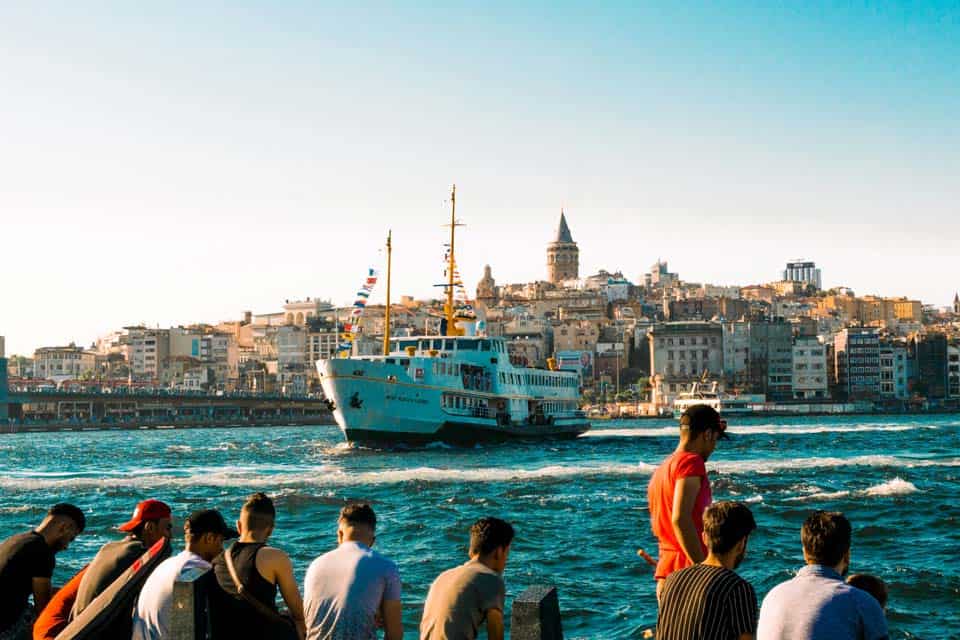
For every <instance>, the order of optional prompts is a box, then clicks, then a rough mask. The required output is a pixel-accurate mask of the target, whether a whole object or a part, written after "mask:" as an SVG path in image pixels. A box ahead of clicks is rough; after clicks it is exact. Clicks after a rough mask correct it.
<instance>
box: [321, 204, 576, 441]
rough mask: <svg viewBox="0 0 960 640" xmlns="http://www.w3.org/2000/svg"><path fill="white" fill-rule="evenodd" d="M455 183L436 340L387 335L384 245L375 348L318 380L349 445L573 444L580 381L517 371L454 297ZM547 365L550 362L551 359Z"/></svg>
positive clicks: (499, 343) (325, 366) (325, 364)
mask: <svg viewBox="0 0 960 640" xmlns="http://www.w3.org/2000/svg"><path fill="white" fill-rule="evenodd" d="M457 226H458V223H457V221H456V187H454V190H453V193H452V194H451V214H450V244H449V247H448V254H447V259H448V265H447V277H448V279H447V283H446V284H444V285H441V286H444V287H446V304H445V307H444V315H445V318H444V322H443V323H442V325H441V332H442V333H444V335H437V336H419V337H408V338H391V337H390V315H389V310H390V249H391V245H390V239H389V237H388V239H387V304H386V318H385V322H384V325H385V327H386V335H385V336H384V340H383V352H382V354H381V355H377V356H351V357H344V358H331V359H328V360H320V361H318V362H317V370H318V372H319V374H320V384H321V386H322V388H323V392H324V394H325V395H326V397H327V399H328V400H329V401H331V402H332V408H333V415H334V418H335V419H336V421H337V424H338V425H339V426H340V429H341V430H342V431H343V433H344V435H345V436H346V438H347V440H348V441H351V442H355V441H360V442H384V443H394V442H427V441H444V442H455V443H473V442H478V441H482V440H505V439H512V438H521V439H525V438H574V437H576V436H578V435H580V434H581V433H584V432H585V431H587V430H588V429H589V428H590V423H589V422H588V421H587V418H586V416H585V414H584V413H583V412H582V411H580V410H579V409H578V401H579V399H580V377H579V375H578V374H576V373H574V372H571V371H556V370H553V369H554V367H553V366H551V367H550V369H540V368H533V367H526V366H516V365H514V364H513V363H511V361H510V354H509V352H508V350H507V343H506V341H505V340H504V339H503V338H499V337H486V336H475V335H468V334H472V333H473V332H474V328H475V326H476V316H474V315H473V313H472V310H469V309H467V310H465V309H463V308H458V307H457V305H456V304H455V301H454V287H455V286H461V287H462V284H460V283H458V282H457V281H456V280H455V276H454V274H455V273H456V263H455V260H454V247H455V244H454V240H455V230H456V227H457ZM551 364H552V363H551Z"/></svg>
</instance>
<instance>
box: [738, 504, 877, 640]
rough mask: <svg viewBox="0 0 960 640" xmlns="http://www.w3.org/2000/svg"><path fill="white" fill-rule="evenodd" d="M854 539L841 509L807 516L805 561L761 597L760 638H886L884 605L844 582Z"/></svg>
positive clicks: (758, 632) (813, 639) (768, 639)
mask: <svg viewBox="0 0 960 640" xmlns="http://www.w3.org/2000/svg"><path fill="white" fill-rule="evenodd" d="M851 537H852V528H851V527H850V521H849V520H847V519H846V518H845V517H844V515H843V514H842V513H836V512H827V511H817V512H815V513H813V514H811V515H810V516H809V517H808V518H807V519H806V521H805V522H804V523H803V529H802V530H801V532H800V539H801V542H802V543H803V558H804V560H806V562H807V565H806V566H805V567H803V568H802V569H800V571H799V572H797V576H796V577H795V578H793V579H792V580H787V581H786V582H782V583H780V584H778V585H777V586H775V587H774V588H773V589H771V590H770V593H768V594H767V597H766V598H764V599H763V604H762V605H761V606H760V622H759V624H758V626H757V640H886V638H887V637H888V635H887V621H886V618H884V616H883V609H881V608H880V604H879V603H878V602H877V600H876V599H875V598H874V597H873V596H871V595H870V594H869V593H867V592H866V591H861V590H860V589H857V588H856V587H853V586H850V585H848V584H846V583H845V582H844V581H843V577H842V576H843V574H844V573H845V572H846V570H847V568H848V567H849V566H850V539H851Z"/></svg>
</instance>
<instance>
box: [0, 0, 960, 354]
mask: <svg viewBox="0 0 960 640" xmlns="http://www.w3.org/2000/svg"><path fill="white" fill-rule="evenodd" d="M668 24H669V25H670V29H665V28H664V26H665V25H668ZM0 25H3V26H0V35H2V39H0V41H2V42H3V43H4V44H3V47H4V51H5V53H6V54H7V55H6V56H4V59H5V60H4V62H3V63H0V81H2V82H3V86H4V87H5V89H6V94H7V95H8V96H9V99H8V101H7V104H5V106H4V110H5V114H6V117H4V118H2V119H0V137H2V138H3V139H4V141H5V143H4V148H5V152H4V153H3V154H2V155H0V175H3V176H4V178H3V180H4V182H5V183H6V186H5V188H3V189H2V190H0V210H2V211H4V222H3V228H4V233H3V237H4V239H5V240H6V242H5V243H4V248H5V250H6V257H7V271H8V273H10V274H11V277H9V278H8V279H7V280H8V282H7V286H5V287H4V292H5V294H6V300H7V302H5V303H4V304H3V305H2V308H0V335H6V336H7V352H8V353H25V352H27V353H28V352H30V351H31V350H32V349H33V348H35V347H38V346H43V345H48V344H56V343H65V342H69V341H70V340H74V341H76V342H77V343H78V344H89V342H90V340H92V339H93V338H95V337H96V336H97V335H100V334H102V333H105V332H106V331H108V330H110V329H112V328H115V327H116V326H120V325H124V324H134V323H139V322H146V323H148V324H150V325H157V324H159V325H161V326H170V325H178V324H187V323H190V322H196V321H211V322H212V321H217V320H225V319H231V318H237V317H239V315H240V313H241V311H243V310H245V309H251V310H253V311H255V312H266V311H270V310H274V309H275V308H276V307H278V306H279V304H281V303H282V300H284V299H287V298H302V297H306V296H317V295H318V296H322V297H330V298H332V299H333V300H334V301H335V302H337V303H340V304H346V303H348V302H349V300H350V298H351V296H352V294H353V292H354V291H355V290H356V287H357V286H358V285H359V284H360V279H361V278H362V276H363V273H364V271H365V269H366V268H367V267H369V266H379V265H377V264H376V263H377V262H378V255H377V250H378V248H379V247H380V246H381V245H382V243H383V240H384V239H385V237H386V232H387V230H388V229H391V228H392V229H393V233H394V247H395V249H394V288H393V290H394V292H396V295H397V297H399V295H401V294H412V295H414V296H416V297H426V296H430V295H433V294H435V293H436V292H435V291H434V289H433V287H432V285H433V284H435V283H436V282H439V281H440V280H439V278H441V277H442V275H441V273H442V271H441V270H442V256H443V246H442V244H443V242H444V241H445V238H444V231H443V229H442V227H441V225H442V224H443V223H444V222H445V221H446V218H447V216H448V215H449V210H448V208H447V205H446V203H445V200H446V197H447V194H448V193H449V188H450V183H452V182H456V183H457V184H458V214H459V215H458V217H459V218H460V219H461V220H463V221H464V222H465V223H466V224H467V225H468V226H467V227H466V228H464V229H463V230H462V233H461V235H460V236H459V237H458V245H459V246H458V256H459V265H460V271H461V274H462V275H463V280H464V283H465V285H466V287H467V289H468V291H471V292H472V291H473V288H474V287H475V286H476V283H477V281H478V280H479V279H480V277H481V274H482V269H483V265H484V264H488V263H489V264H490V265H491V266H492V267H493V274H494V277H495V278H496V279H497V281H498V282H500V283H506V282H523V281H528V280H535V279H543V278H545V277H546V265H545V264H544V253H543V247H544V246H545V245H546V243H547V242H548V241H549V240H550V238H551V236H552V234H553V230H554V228H555V227H556V224H557V221H558V219H559V212H560V208H561V207H563V208H564V209H565V210H566V212H567V218H568V221H569V223H570V227H571V230H572V233H573V237H574V239H575V240H576V241H577V242H578V244H579V247H580V261H581V275H589V274H591V273H595V272H596V271H597V270H599V269H601V268H605V269H608V270H611V271H613V270H617V269H620V270H623V272H624V274H625V275H626V276H627V277H628V278H629V279H631V280H633V281H636V279H637V278H638V276H639V275H640V274H641V273H643V272H644V271H646V270H647V269H648V268H649V266H650V264H652V263H653V262H654V261H656V260H657V259H658V258H663V259H665V260H668V261H669V263H670V267H671V270H672V271H675V272H679V273H680V275H681V277H683V278H684V279H686V280H690V281H699V282H709V283H714V284H743V285H747V284H756V283H760V282H768V281H771V280H774V279H775V276H776V274H777V273H778V272H779V271H780V270H782V268H783V265H784V264H785V263H786V262H787V261H788V260H790V259H792V258H796V257H804V258H807V259H810V260H813V261H815V262H816V263H817V265H818V266H819V267H821V268H822V269H823V277H824V286H825V287H827V288H829V287H831V286H835V285H843V286H849V287H850V288H852V289H854V290H855V291H856V292H857V294H858V295H864V294H878V295H885V296H899V295H903V296H911V297H916V298H919V299H921V300H923V302H925V303H930V304H935V305H937V306H947V305H949V304H950V302H951V301H952V299H953V295H954V293H955V291H956V290H957V289H958V288H960V282H957V281H954V279H955V278H956V275H955V265H956V256H957V249H956V238H957V237H958V235H960V234H958V231H960V223H958V222H957V216H956V204H955V203H956V202H958V201H960V186H958V185H957V183H956V180H955V175H956V174H957V173H958V172H957V169H960V162H958V159H960V158H958V151H957V149H958V148H960V145H958V144H957V142H958V141H960V124H958V122H957V120H956V118H955V114H956V113H957V112H960V82H958V77H957V73H958V72H957V68H958V67H957V64H956V63H957V62H958V61H960V10H958V9H957V8H956V7H948V6H946V5H945V4H937V3H927V4H924V5H922V6H914V5H909V4H897V5H888V6H885V7H884V8H882V9H878V8H862V7H861V8H858V9H855V8H836V7H834V8H831V9H829V10H828V9H818V8H814V7H806V8H789V7H778V8H772V7H771V8H762V9H758V8H756V7H751V8H747V7H746V6H745V5H741V6H739V9H738V6H737V5H733V6H726V7H723V8H720V7H710V6H700V7H698V8H695V9H693V10H686V9H683V10H681V9H680V8H669V7H660V8H656V7H643V8H638V7H617V6H614V5H610V6H605V7H601V8H591V9H586V8H584V7H576V6H572V5H558V6H556V7H552V8H551V10H550V11H549V12H547V11H545V10H540V9H537V8H534V7H531V6H527V7H518V8H507V7H505V6H496V5H493V6H490V7H487V8H486V9H485V11H484V12H483V13H480V14H478V12H470V11H466V10H460V11H457V10H447V11H438V10H436V9H431V8H427V7H407V8H405V9H403V10H400V9H397V8H392V7H386V6H383V7H359V6H356V7H351V8H342V7H341V8H331V7H329V6H322V7H303V6H298V5H290V6H285V7H266V6H263V7H256V6H254V7H252V8H249V9H246V10H241V9H235V8H234V9H228V8H224V7H221V8H213V7H208V8H197V7H190V6H189V5H186V4H172V5H169V6H167V7H164V8H143V7H138V8H136V9H131V8H122V7H120V8H113V9H109V10H108V9H101V10H99V13H98V12H97V10H91V9H87V8H80V7H71V6H62V7H57V8H56V10H55V11H53V10H51V9H50V8H49V7H48V6H45V5H39V4H37V5H31V6H29V7H27V6H23V7H4V8H2V9H0ZM380 262H382V261H380ZM382 299H383V289H382V288H379V289H378V291H377V293H376V294H375V296H374V301H375V302H378V301H382ZM25 309H26V310H29V312H27V313H24V310H25Z"/></svg>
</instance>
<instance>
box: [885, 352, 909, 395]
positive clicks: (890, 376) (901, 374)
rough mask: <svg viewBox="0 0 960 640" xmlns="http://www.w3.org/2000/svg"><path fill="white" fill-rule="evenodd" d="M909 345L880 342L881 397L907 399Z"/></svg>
mask: <svg viewBox="0 0 960 640" xmlns="http://www.w3.org/2000/svg"><path fill="white" fill-rule="evenodd" d="M908 373H909V372H908V366H907V345H906V344H905V343H903V342H881V343H880V397H881V398H883V399H884V400H906V399H907V398H909V397H910V391H909V385H908Z"/></svg>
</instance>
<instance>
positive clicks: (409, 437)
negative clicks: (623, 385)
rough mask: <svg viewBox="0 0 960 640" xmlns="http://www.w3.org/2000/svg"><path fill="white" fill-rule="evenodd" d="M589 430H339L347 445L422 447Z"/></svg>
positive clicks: (464, 425)
mask: <svg viewBox="0 0 960 640" xmlns="http://www.w3.org/2000/svg"><path fill="white" fill-rule="evenodd" d="M589 429H590V424H589V423H587V422H585V421H581V422H579V423H572V424H569V425H550V426H549V427H545V428H540V429H538V428H537V427H533V426H516V427H513V428H511V427H510V426H507V427H496V426H489V427H488V426H485V425H477V424H475V423H470V422H456V421H448V422H444V423H442V424H441V425H440V426H439V428H438V429H437V430H436V431H434V432H433V433H429V434H427V433H422V432H403V431H394V430H390V431H384V430H383V429H351V428H343V432H344V434H345V436H346V438H347V440H348V441H349V442H357V443H371V444H380V445H383V444H397V443H400V444H426V443H429V442H445V443H448V444H458V445H471V444H477V443H480V442H507V441H511V440H519V441H522V440H542V439H550V440H570V439H573V438H576V437H577V436H579V435H580V434H582V433H585V432H586V431H588V430H589Z"/></svg>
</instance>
